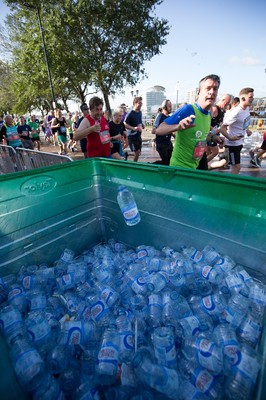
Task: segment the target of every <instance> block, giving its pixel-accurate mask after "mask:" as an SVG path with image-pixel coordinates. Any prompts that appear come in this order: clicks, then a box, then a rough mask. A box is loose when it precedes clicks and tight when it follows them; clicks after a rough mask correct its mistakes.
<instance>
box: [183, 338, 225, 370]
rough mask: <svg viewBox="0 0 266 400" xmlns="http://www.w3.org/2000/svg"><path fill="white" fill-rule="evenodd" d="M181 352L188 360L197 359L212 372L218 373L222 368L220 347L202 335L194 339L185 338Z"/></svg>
mask: <svg viewBox="0 0 266 400" xmlns="http://www.w3.org/2000/svg"><path fill="white" fill-rule="evenodd" d="M182 353H183V355H184V356H185V357H186V358H187V359H188V360H190V361H195V360H197V361H198V363H199V364H200V365H201V366H202V367H204V368H206V369H208V370H209V371H211V372H213V373H216V374H218V373H219V372H221V371H222V369H223V352H222V348H221V347H220V346H218V345H217V344H216V343H214V342H213V341H211V340H208V339H206V338H204V337H202V336H198V337H197V338H196V339H186V338H185V339H184V342H183V346H182Z"/></svg>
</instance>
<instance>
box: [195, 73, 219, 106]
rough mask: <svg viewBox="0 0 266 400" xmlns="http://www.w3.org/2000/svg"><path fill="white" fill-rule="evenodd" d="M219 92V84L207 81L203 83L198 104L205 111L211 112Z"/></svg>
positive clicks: (210, 80) (211, 80)
mask: <svg viewBox="0 0 266 400" xmlns="http://www.w3.org/2000/svg"><path fill="white" fill-rule="evenodd" d="M218 90H219V84H218V82H216V81H214V80H213V79H207V80H206V81H205V82H202V84H201V87H200V92H199V97H198V103H199V105H200V106H201V107H202V108H203V109H204V110H210V109H211V107H212V105H213V104H214V102H215V100H216V97H217V94H218Z"/></svg>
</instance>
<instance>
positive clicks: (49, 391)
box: [33, 374, 64, 400]
mask: <svg viewBox="0 0 266 400" xmlns="http://www.w3.org/2000/svg"><path fill="white" fill-rule="evenodd" d="M63 398H64V395H63V393H62V390H61V389H60V386H59V384H58V381H57V379H55V378H54V377H53V376H51V375H49V374H45V375H44V377H43V379H42V381H41V383H40V385H39V387H38V388H37V390H36V392H35V393H34V397H33V400H55V399H63Z"/></svg>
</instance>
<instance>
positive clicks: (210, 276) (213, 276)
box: [194, 263, 223, 285]
mask: <svg viewBox="0 0 266 400" xmlns="http://www.w3.org/2000/svg"><path fill="white" fill-rule="evenodd" d="M194 268H195V271H196V272H197V274H198V275H199V276H200V277H201V278H203V279H206V280H207V281H209V282H210V283H213V284H215V285H218V284H219V283H220V282H221V281H222V279H223V275H222V273H221V272H219V270H218V269H217V268H215V267H212V266H211V265H208V264H205V263H195V264H194Z"/></svg>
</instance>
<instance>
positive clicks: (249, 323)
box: [236, 314, 263, 348]
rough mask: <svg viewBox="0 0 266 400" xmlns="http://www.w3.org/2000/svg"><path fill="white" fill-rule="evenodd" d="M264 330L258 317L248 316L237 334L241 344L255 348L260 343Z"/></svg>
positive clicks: (243, 320)
mask: <svg viewBox="0 0 266 400" xmlns="http://www.w3.org/2000/svg"><path fill="white" fill-rule="evenodd" d="M262 329H263V324H262V320H260V319H259V318H258V317H257V316H256V315H253V314H248V315H247V316H246V317H245V318H244V319H242V322H241V324H240V326H239V327H238V329H237V331H236V333H237V338H238V340H239V341H240V342H243V343H246V344H249V345H250V346H251V347H253V348H255V347H256V345H257V344H258V342H259V339H260V336H261V333H262Z"/></svg>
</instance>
